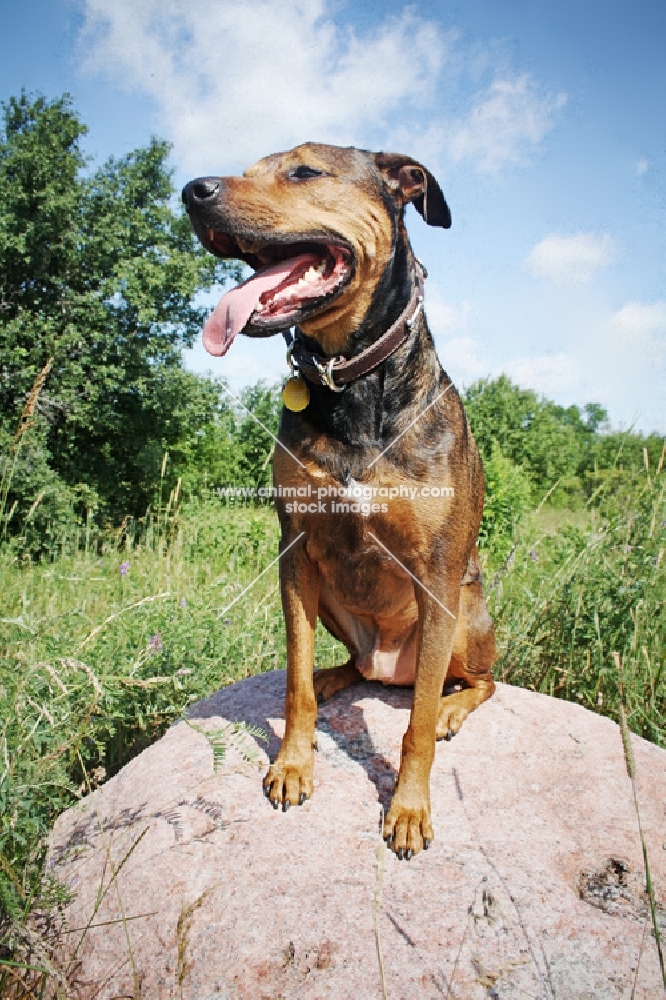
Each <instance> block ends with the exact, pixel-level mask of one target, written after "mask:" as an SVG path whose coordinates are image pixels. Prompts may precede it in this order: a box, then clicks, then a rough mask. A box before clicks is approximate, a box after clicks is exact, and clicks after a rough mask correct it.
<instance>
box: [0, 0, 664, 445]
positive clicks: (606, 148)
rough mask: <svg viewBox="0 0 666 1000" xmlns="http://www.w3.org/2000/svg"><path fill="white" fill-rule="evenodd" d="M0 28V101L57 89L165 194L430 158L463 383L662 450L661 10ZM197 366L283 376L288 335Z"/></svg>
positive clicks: (204, 11) (266, 15) (287, 8)
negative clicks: (320, 146)
mask: <svg viewBox="0 0 666 1000" xmlns="http://www.w3.org/2000/svg"><path fill="white" fill-rule="evenodd" d="M2 28H3V30H2V32H1V33H0V96H2V98H3V99H4V98H6V97H8V96H9V95H10V94H12V93H17V92H18V91H19V90H20V89H21V87H26V88H27V89H28V90H32V91H41V92H43V93H45V94H46V95H47V96H56V95H59V94H61V93H62V92H63V91H65V90H66V91H69V92H70V93H71V94H72V96H73V98H74V101H75V105H76V107H77V109H78V110H79V112H80V114H81V116H82V118H83V120H84V121H85V122H86V123H87V125H88V126H89V129H90V131H89V134H88V136H87V139H86V150H87V152H89V153H90V154H91V155H92V156H94V157H95V158H96V160H97V161H98V162H100V161H101V160H103V159H104V158H105V157H107V156H109V155H111V154H114V155H122V154H123V153H125V152H127V151H129V150H130V149H132V148H134V147H136V146H138V145H142V144H144V143H145V142H147V140H148V138H149V137H150V135H151V134H158V135H161V136H164V137H166V138H167V139H169V140H170V141H171V142H172V143H173V154H172V163H173V166H174V168H175V178H176V183H177V184H179V185H180V184H181V183H182V182H183V181H185V180H187V179H189V178H190V177H192V176H195V175H199V174H207V173H217V174H227V173H233V172H239V171H242V169H243V168H244V167H246V166H249V165H250V164H251V163H252V162H254V160H256V159H257V158H258V157H260V156H262V155H264V154H266V153H269V152H274V151H276V150H279V149H284V148H287V147H289V146H291V145H294V144H296V143H298V142H302V141H306V140H316V141H323V142H336V143H340V144H342V145H349V144H354V145H358V146H362V147H365V148H372V149H379V148H383V149H388V150H395V151H399V152H406V153H409V154H410V155H413V156H414V157H415V158H417V159H420V160H421V162H423V163H425V165H426V166H427V167H428V168H429V169H430V170H431V171H432V172H433V173H434V174H435V176H436V177H437V178H438V180H439V181H440V184H441V186H442V188H443V190H444V192H445V194H446V196H447V199H448V201H449V204H450V206H451V209H452V214H453V227H452V229H451V230H450V231H449V232H443V231H441V230H430V229H428V228H427V227H426V226H425V225H424V224H423V223H422V222H421V220H420V218H419V217H418V216H417V215H416V213H415V212H413V210H411V209H410V210H409V218H408V227H409V231H410V235H411V237H412V242H413V244H414V247H415V250H416V252H417V253H418V254H419V256H420V257H421V258H422V259H423V260H424V262H425V263H426V265H427V267H428V270H429V272H430V278H429V280H428V283H427V299H426V306H427V313H428V318H429V321H430V325H431V328H432V330H433V333H434V335H435V338H436V343H437V347H438V351H439V354H440V357H441V360H442V363H443V365H444V367H445V368H446V369H447V371H448V372H449V373H450V374H451V376H452V377H453V378H454V380H455V381H456V383H457V384H458V385H459V386H463V385H467V384H469V383H470V382H471V381H473V380H474V379H476V378H479V377H484V376H487V375H497V374H499V373H500V372H502V371H504V372H506V373H507V374H509V375H510V376H511V377H512V378H513V379H514V381H516V382H518V383H519V384H520V385H522V386H525V387H529V388H533V389H535V390H536V391H538V392H539V393H542V394H544V395H546V396H548V397H549V398H551V399H555V400H556V401H558V402H560V403H563V404H569V403H578V404H584V403H586V402H589V401H596V402H601V403H602V404H603V405H604V406H606V407H607V409H608V410H609V412H610V415H611V420H612V423H613V424H614V425H615V426H623V427H627V426H629V425H630V424H632V423H633V424H635V426H636V427H638V428H641V429H643V430H646V431H648V430H653V429H655V430H660V431H662V432H663V431H666V392H665V384H666V171H665V160H666V114H665V113H664V108H665V107H666V60H665V59H664V56H663V44H664V38H666V4H664V3H663V0H654V2H651V0H650V2H648V0H636V2H634V3H632V4H629V3H627V2H626V0H625V2H616V0H578V2H575V3H574V2H571V0H557V2H554V0H553V2H546V0H540V2H537V0H506V2H503V0H466V2H465V3H444V2H437V0H423V2H420V3H419V4H418V6H409V5H405V4H404V3H400V2H395V0H383V2H381V3H378V2H357V3H354V4H352V3H345V2H342V0H271V2H266V0H198V2H197V3H196V4H192V3H187V2H184V0H69V2H64V0H24V2H23V3H21V4H20V5H19V4H10V3H8V2H7V0H5V3H3V8H2ZM187 363H188V364H189V365H190V366H192V367H193V368H195V369H196V370H200V371H204V370H211V371H213V372H214V373H215V374H220V375H226V376H227V377H228V378H229V379H230V382H231V384H232V386H236V387H239V386H240V385H242V384H244V383H246V382H251V381H255V380H256V379H257V378H260V377H262V376H263V377H266V378H268V379H270V380H277V379H278V378H279V377H281V376H282V375H284V374H286V371H285V364H284V351H283V347H282V341H281V338H274V339H273V340H272V341H270V342H262V344H261V346H260V348H258V347H257V344H256V342H255V343H252V342H250V341H248V340H245V339H244V338H239V339H238V340H237V341H236V342H235V344H234V347H233V349H232V351H231V352H230V353H229V355H227V356H226V357H225V358H223V359H213V358H209V357H208V356H207V355H205V353H204V351H203V348H201V347H197V348H195V350H194V351H192V352H188V356H187Z"/></svg>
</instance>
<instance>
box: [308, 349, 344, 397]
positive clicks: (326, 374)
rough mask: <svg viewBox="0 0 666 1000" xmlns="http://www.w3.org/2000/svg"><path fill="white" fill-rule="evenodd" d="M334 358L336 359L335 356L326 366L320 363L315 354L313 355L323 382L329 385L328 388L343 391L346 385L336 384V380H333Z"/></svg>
mask: <svg viewBox="0 0 666 1000" xmlns="http://www.w3.org/2000/svg"><path fill="white" fill-rule="evenodd" d="M334 360H335V359H334V358H331V360H330V361H329V362H328V364H327V365H326V367H324V365H320V364H319V362H318V361H317V359H316V358H315V356H314V355H312V361H313V364H314V366H315V368H316V369H317V372H318V373H319V378H320V379H321V384H322V385H325V386H328V388H329V389H332V390H333V392H342V391H343V390H344V388H345V387H344V385H336V384H335V382H334V381H333V362H334Z"/></svg>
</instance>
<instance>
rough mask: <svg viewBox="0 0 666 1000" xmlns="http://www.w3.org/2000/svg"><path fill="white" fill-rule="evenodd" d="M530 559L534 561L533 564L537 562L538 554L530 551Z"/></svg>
mask: <svg viewBox="0 0 666 1000" xmlns="http://www.w3.org/2000/svg"><path fill="white" fill-rule="evenodd" d="M530 559H533V560H534V562H539V556H538V554H537V553H536V552H535V551H534V549H532V551H531V552H530Z"/></svg>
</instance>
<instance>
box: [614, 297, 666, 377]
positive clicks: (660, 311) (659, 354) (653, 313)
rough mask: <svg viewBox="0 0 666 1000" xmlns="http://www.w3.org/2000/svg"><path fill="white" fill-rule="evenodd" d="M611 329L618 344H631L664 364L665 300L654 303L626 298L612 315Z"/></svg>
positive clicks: (665, 342)
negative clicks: (625, 302) (626, 300)
mask: <svg viewBox="0 0 666 1000" xmlns="http://www.w3.org/2000/svg"><path fill="white" fill-rule="evenodd" d="M611 332H612V334H613V335H614V339H615V341H616V343H617V344H618V345H619V346H626V347H631V348H633V349H635V350H638V351H643V352H647V353H649V354H651V355H652V357H653V359H654V363H655V364H657V365H658V364H661V363H663V361H664V356H665V354H666V302H665V301H663V300H660V301H659V302H655V303H653V304H652V305H647V304H646V303H644V302H627V304H626V305H624V306H623V307H622V308H621V309H619V310H618V311H617V312H616V313H613V316H612V319H611Z"/></svg>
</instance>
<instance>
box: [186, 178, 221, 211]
mask: <svg viewBox="0 0 666 1000" xmlns="http://www.w3.org/2000/svg"><path fill="white" fill-rule="evenodd" d="M219 190H220V179H219V177H197V178H196V179H195V180H193V181H190V183H189V184H186V185H185V187H184V188H183V192H182V195H181V197H182V199H183V205H185V206H186V207H187V208H191V207H192V206H193V205H200V204H202V203H203V202H207V201H211V200H212V199H213V198H214V197H215V196H216V194H217V192H218V191H219Z"/></svg>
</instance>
